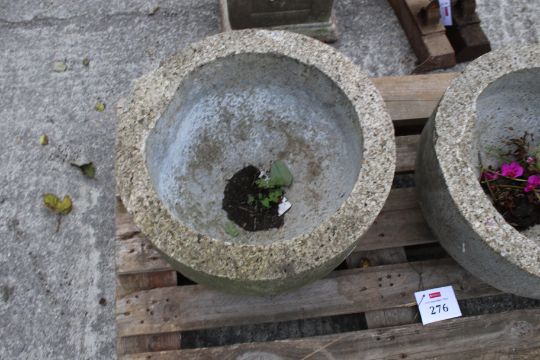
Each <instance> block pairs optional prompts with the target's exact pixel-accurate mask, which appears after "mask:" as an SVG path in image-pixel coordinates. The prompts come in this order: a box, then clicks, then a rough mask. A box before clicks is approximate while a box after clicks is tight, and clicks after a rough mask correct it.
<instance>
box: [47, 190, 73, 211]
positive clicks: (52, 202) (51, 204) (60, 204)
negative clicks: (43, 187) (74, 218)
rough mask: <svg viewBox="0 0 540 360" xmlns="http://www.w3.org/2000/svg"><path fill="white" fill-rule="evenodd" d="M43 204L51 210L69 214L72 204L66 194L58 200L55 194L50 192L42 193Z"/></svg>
mask: <svg viewBox="0 0 540 360" xmlns="http://www.w3.org/2000/svg"><path fill="white" fill-rule="evenodd" d="M43 204H44V205H45V206H46V207H47V208H48V209H49V210H51V211H52V212H54V213H56V214H61V215H67V214H69V213H70V211H71V208H72V206H73V204H72V202H71V198H70V197H69V196H68V195H66V196H64V199H63V200H62V201H60V199H59V198H58V197H57V196H56V195H54V194H51V193H47V194H44V195H43Z"/></svg>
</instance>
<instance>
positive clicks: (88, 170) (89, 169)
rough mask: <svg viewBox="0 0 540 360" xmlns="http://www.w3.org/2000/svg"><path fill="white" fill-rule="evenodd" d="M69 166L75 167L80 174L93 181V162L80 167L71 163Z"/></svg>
mask: <svg viewBox="0 0 540 360" xmlns="http://www.w3.org/2000/svg"><path fill="white" fill-rule="evenodd" d="M71 166H75V167H76V168H79V170H81V171H82V173H83V174H84V175H85V176H87V177H89V178H92V179H93V178H94V177H95V176H96V167H95V166H94V163H93V162H89V163H86V164H82V165H79V164H75V163H71Z"/></svg>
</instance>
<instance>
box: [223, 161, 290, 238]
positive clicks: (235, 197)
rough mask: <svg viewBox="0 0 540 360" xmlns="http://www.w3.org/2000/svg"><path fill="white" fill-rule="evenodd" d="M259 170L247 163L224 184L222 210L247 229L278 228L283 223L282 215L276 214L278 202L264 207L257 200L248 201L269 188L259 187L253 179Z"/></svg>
mask: <svg viewBox="0 0 540 360" xmlns="http://www.w3.org/2000/svg"><path fill="white" fill-rule="evenodd" d="M260 173H261V171H260V170H259V169H257V168H256V167H255V166H252V165H249V166H247V167H245V168H243V169H242V170H240V171H238V172H237V173H236V174H234V175H233V177H232V178H230V179H229V181H228V182H227V185H226V186H225V191H224V196H223V203H222V207H223V210H225V212H226V213H227V218H229V220H231V221H232V222H234V223H235V224H236V225H238V226H240V227H241V228H242V229H244V230H247V231H261V230H268V229H272V228H279V227H281V226H282V225H283V217H284V215H282V216H278V204H276V203H271V204H270V207H269V208H265V207H264V206H262V205H261V203H260V202H259V201H253V200H252V201H251V202H249V200H248V199H249V198H251V197H252V198H253V199H258V198H259V194H262V195H263V196H267V195H268V193H269V191H270V190H266V189H260V188H259V187H258V186H257V185H256V184H255V181H256V180H257V179H258V178H259V174H260Z"/></svg>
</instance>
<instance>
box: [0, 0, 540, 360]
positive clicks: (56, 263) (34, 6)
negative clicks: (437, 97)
mask: <svg viewBox="0 0 540 360" xmlns="http://www.w3.org/2000/svg"><path fill="white" fill-rule="evenodd" d="M477 3H478V9H479V10H480V18H481V19H482V21H483V23H482V26H483V28H484V30H485V31H486V34H487V36H488V38H489V39H490V40H491V41H492V45H493V47H495V48H497V47H500V46H501V45H509V44H512V43H518V42H532V43H534V42H538V36H539V31H538V26H539V21H538V19H537V16H536V15H535V14H538V12H540V2H539V1H530V0H498V1H493V0H478V1H477ZM158 6H159V9H158V10H157V11H156V9H157V7H158ZM335 8H336V15H337V18H338V30H339V32H340V34H341V38H340V41H338V42H337V43H336V44H335V46H336V47H337V48H338V49H339V50H341V51H343V52H344V53H345V54H346V55H349V56H350V57H351V58H352V59H353V61H354V62H355V63H356V64H358V65H360V66H361V67H362V68H363V69H364V70H365V71H366V72H367V73H368V74H369V75H370V76H383V75H403V74H409V73H410V72H411V71H412V70H413V69H414V67H415V62H416V58H415V56H414V54H413V53H412V51H411V49H410V46H409V44H408V42H407V39H406V38H405V35H404V33H403V31H402V30H401V27H400V26H399V23H398V21H397V19H396V17H395V15H394V14H393V12H392V10H391V8H390V6H389V5H388V4H387V2H386V1H383V0H338V1H337V2H336V7H335ZM154 12H155V13H154ZM151 13H154V15H152V16H150V14H151ZM218 18H219V9H218V4H217V0H183V1H177V0H133V1H126V0H93V1H87V0H45V1H43V0H17V1H13V0H0V95H1V96H0V161H1V164H2V166H1V168H0V169H1V170H0V185H1V187H0V245H1V247H2V252H1V253H0V338H1V339H2V340H1V341H0V358H2V359H4V358H6V359H25V360H26V359H70V360H71V359H112V358H114V355H113V354H114V337H115V335H114V327H113V321H114V320H113V307H112V306H113V305H112V303H113V300H112V298H113V295H112V294H113V292H114V282H113V274H112V272H113V257H112V252H113V216H114V198H113V191H114V179H113V176H112V168H113V155H112V154H113V151H114V149H113V144H114V128H115V124H114V118H115V117H114V115H113V111H112V108H113V104H114V103H115V102H116V101H117V99H119V98H120V97H121V96H124V95H126V94H127V91H128V88H129V86H130V82H131V80H132V79H135V78H137V77H139V76H140V75H142V74H143V73H146V72H148V71H149V70H151V69H154V68H156V67H157V66H158V64H159V62H160V60H161V59H162V58H164V57H166V56H168V55H170V54H172V53H174V52H176V51H177V50H179V49H181V48H182V47H184V46H185V45H187V44H188V43H191V42H193V41H195V40H199V39H201V38H202V37H203V36H205V35H208V34H214V33H216V32H218V31H219V30H218V29H219V21H218ZM84 56H89V57H90V58H91V63H90V67H89V69H85V68H84V67H83V66H82V65H80V64H81V60H82V58H83V57H84ZM61 59H67V64H68V70H67V71H66V72H65V73H53V72H52V69H51V67H52V62H53V61H55V60H61ZM97 98H102V99H103V100H104V101H105V102H106V103H107V105H108V106H107V110H106V111H105V113H103V114H100V113H96V112H95V111H94V110H93V106H94V105H95V102H96V100H97ZM42 133H47V134H48V135H49V137H50V145H49V147H40V146H37V144H36V143H37V137H38V136H39V135H40V134H42ZM82 157H86V158H88V160H92V161H94V162H96V164H97V166H98V175H97V180H96V181H94V182H89V181H87V180H85V179H83V178H82V177H81V176H80V174H79V173H78V172H77V171H76V169H74V168H71V167H70V166H69V165H68V162H69V161H72V160H79V159H80V158H82ZM63 159H66V161H64V160H63ZM45 191H55V192H58V193H59V194H63V193H69V194H71V195H72V196H73V198H74V201H75V204H74V206H75V209H74V211H73V213H72V214H70V215H69V216H68V217H66V218H65V219H64V221H63V224H62V227H61V229H60V233H59V234H58V235H56V236H54V237H51V234H52V231H53V229H54V221H55V219H54V217H53V216H51V215H50V214H49V213H47V212H46V211H44V210H43V209H42V206H41V202H40V199H39V197H40V195H41V194H42V193H43V192H45ZM43 231H45V235H43ZM30 252H32V254H33V255H32V256H30V255H29V253H30ZM70 252H71V253H70ZM91 253H94V255H93V257H90V256H89V255H90V254H91ZM68 254H71V255H68ZM100 257H101V260H99V259H100ZM88 259H93V260H91V261H88ZM96 262H97V263H99V262H101V263H102V264H103V266H100V267H98V268H97V270H96V266H95V264H96ZM64 276H66V277H67V278H66V280H64V279H63V278H64ZM70 282H71V285H68V284H69V283H70ZM89 288H90V290H89ZM47 290H49V293H47ZM101 296H103V297H105V298H106V299H107V300H108V305H107V306H106V307H99V306H98V305H97V302H98V301H99V298H100V297H101ZM62 312H63V313H64V315H62Z"/></svg>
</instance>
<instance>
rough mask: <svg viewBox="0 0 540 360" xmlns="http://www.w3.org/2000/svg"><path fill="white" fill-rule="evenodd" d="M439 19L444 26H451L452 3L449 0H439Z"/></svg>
mask: <svg viewBox="0 0 540 360" xmlns="http://www.w3.org/2000/svg"><path fill="white" fill-rule="evenodd" d="M439 8H440V10H441V21H442V23H443V25H444V26H452V3H451V0H439Z"/></svg>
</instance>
